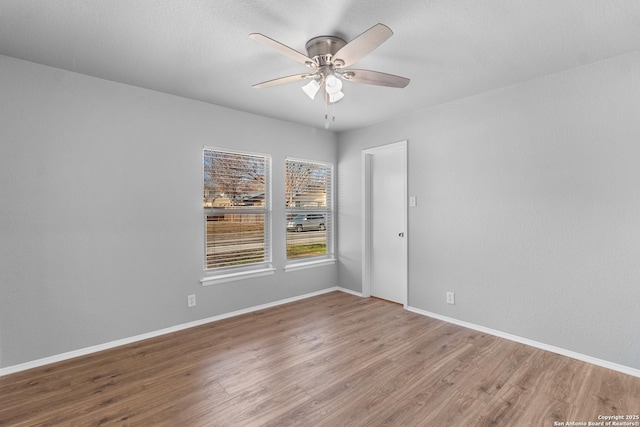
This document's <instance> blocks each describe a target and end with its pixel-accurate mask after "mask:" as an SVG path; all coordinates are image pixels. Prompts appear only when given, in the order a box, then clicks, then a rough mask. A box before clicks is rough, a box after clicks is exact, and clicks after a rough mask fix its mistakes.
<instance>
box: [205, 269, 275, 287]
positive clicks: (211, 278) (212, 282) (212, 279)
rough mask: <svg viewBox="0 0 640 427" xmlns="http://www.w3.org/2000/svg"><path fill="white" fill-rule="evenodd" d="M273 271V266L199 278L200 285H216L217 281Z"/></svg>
mask: <svg viewBox="0 0 640 427" xmlns="http://www.w3.org/2000/svg"><path fill="white" fill-rule="evenodd" d="M275 272H276V269H275V268H273V267H265V268H260V269H256V270H248V271H236V272H233V273H226V274H218V275H215V276H208V277H203V278H202V279H200V283H202V286H210V285H217V284H219V283H227V282H234V281H236V280H244V279H251V278H254V277H263V276H272V275H273V274H275Z"/></svg>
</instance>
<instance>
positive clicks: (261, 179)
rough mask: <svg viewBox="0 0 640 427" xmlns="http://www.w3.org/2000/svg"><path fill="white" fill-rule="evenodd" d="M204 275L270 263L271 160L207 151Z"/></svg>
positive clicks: (265, 157)
mask: <svg viewBox="0 0 640 427" xmlns="http://www.w3.org/2000/svg"><path fill="white" fill-rule="evenodd" d="M203 164H204V198H203V208H204V216H205V224H206V225H205V270H214V271H216V272H222V273H224V272H227V273H229V272H237V271H238V270H242V271H244V270H250V271H252V270H253V269H256V268H260V267H270V263H271V241H270V236H271V194H270V189H271V186H270V182H269V181H270V178H271V157H269V156H264V155H257V154H245V153H238V152H231V151H222V150H216V149H211V148H205V149H204V154H203Z"/></svg>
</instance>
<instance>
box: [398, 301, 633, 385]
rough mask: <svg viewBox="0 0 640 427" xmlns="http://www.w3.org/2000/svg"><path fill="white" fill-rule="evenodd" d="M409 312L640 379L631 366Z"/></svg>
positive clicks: (466, 323) (422, 311) (494, 331)
mask: <svg viewBox="0 0 640 427" xmlns="http://www.w3.org/2000/svg"><path fill="white" fill-rule="evenodd" d="M407 310H408V311H411V312H413V313H417V314H421V315H423V316H427V317H433V318H434V319H438V320H442V321H444V322H448V323H453V324H454V325H458V326H462V327H465V328H469V329H473V330H476V331H479V332H484V333H487V334H489V335H494V336H496V337H499V338H505V339H508V340H510V341H515V342H519V343H520V344H525V345H530V346H531V347H536V348H539V349H541V350H546V351H550V352H552V353H556V354H560V355H562V356H567V357H571V358H572V359H577V360H580V361H582V362H587V363H591V364H593V365H597V366H602V367H603V368H607V369H612V370H614V371H618V372H622V373H623V374H627V375H632V376H634V377H638V378H640V369H635V368H631V367H629V366H624V365H619V364H617V363H613V362H609V361H607V360H602V359H597V358H595V357H591V356H587V355H585V354H581V353H576V352H575V351H571V350H566V349H564V348H560V347H555V346H553V345H549V344H545V343H541V342H538V341H533V340H530V339H527V338H522V337H519V336H517V335H512V334H508V333H506V332H502V331H497V330H495V329H491V328H486V327H484V326H479V325H476V324H473V323H469V322H465V321H463V320H458V319H454V318H452V317H447V316H442V315H440V314H436V313H431V312H429V311H425V310H422V309H419V308H415V307H411V306H409V307H407Z"/></svg>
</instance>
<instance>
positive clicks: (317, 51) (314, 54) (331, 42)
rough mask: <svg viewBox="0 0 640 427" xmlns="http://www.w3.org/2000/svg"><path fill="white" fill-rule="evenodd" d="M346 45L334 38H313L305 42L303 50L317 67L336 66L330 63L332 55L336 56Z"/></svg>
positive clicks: (338, 38) (339, 39) (344, 42)
mask: <svg viewBox="0 0 640 427" xmlns="http://www.w3.org/2000/svg"><path fill="white" fill-rule="evenodd" d="M346 44H347V42H346V41H344V40H342V39H341V38H340V37H336V36H319V37H314V38H312V39H311V40H309V41H308V42H307V44H306V45H305V48H306V49H307V55H308V56H309V58H311V59H313V60H314V61H315V63H316V64H317V65H318V66H319V67H323V66H326V65H338V66H339V64H334V63H333V61H332V58H333V55H335V54H336V52H338V51H339V50H340V49H342V48H343V47H344V46H345V45H346Z"/></svg>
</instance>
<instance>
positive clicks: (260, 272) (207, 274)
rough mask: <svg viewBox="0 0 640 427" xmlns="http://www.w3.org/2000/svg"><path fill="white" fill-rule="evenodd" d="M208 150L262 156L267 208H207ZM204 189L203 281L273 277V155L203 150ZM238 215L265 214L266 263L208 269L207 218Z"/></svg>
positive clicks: (213, 150) (224, 149)
mask: <svg viewBox="0 0 640 427" xmlns="http://www.w3.org/2000/svg"><path fill="white" fill-rule="evenodd" d="M207 151H209V152H219V153H224V154H230V155H237V156H251V157H260V158H262V159H264V162H265V169H266V170H265V175H264V180H265V186H264V191H265V196H264V206H263V207H262V209H256V208H255V207H252V208H246V209H243V208H234V209H228V208H227V209H225V208H224V207H213V206H211V207H207V206H204V196H205V190H206V188H205V173H206V171H205V156H206V153H207ZM201 160H202V188H201V190H202V191H201V193H200V194H201V196H202V197H203V206H202V230H203V257H202V260H203V275H204V277H203V278H202V279H201V280H200V282H201V283H202V285H203V286H207V285H213V284H217V283H225V282H230V281H235V280H243V279H247V278H251V277H261V276H266V275H272V274H274V273H275V268H273V265H272V263H273V220H272V219H273V206H272V205H273V192H272V181H273V159H272V156H271V155H270V154H266V153H257V152H250V151H244V150H235V149H228V148H222V147H211V146H204V147H203V149H202V159H201ZM230 213H233V214H237V215H256V214H258V215H264V254H265V258H264V261H260V262H252V263H247V264H240V265H235V266H222V267H213V268H208V266H207V217H208V216H209V215H220V214H230Z"/></svg>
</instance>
